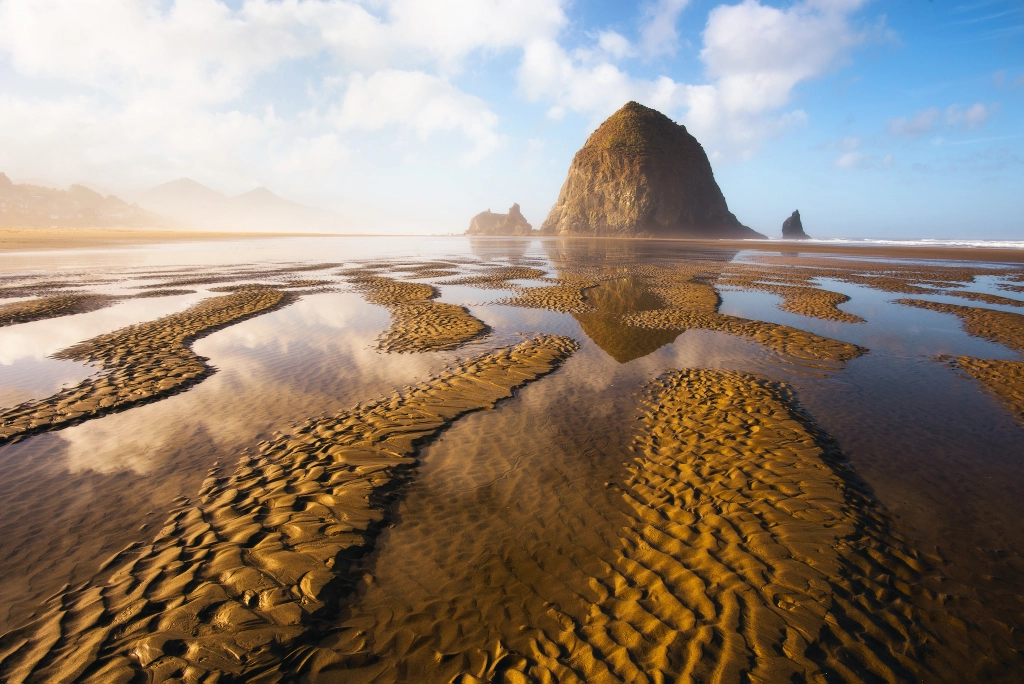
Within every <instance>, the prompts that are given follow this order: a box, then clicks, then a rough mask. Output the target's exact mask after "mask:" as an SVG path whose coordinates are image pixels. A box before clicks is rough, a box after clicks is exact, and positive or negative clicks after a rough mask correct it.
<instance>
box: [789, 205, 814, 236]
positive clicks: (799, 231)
mask: <svg viewBox="0 0 1024 684" xmlns="http://www.w3.org/2000/svg"><path fill="white" fill-rule="evenodd" d="M810 237H811V236H810V235H808V234H807V233H805V232H804V224H803V223H801V221H800V212H799V211H794V212H793V215H792V216H790V217H789V218H788V219H786V220H785V221H783V222H782V238H783V239H784V240H807V239H809V238H810Z"/></svg>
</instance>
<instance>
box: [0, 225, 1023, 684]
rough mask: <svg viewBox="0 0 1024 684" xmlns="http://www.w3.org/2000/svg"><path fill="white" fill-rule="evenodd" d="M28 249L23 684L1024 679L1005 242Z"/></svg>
mask: <svg viewBox="0 0 1024 684" xmlns="http://www.w3.org/2000/svg"><path fill="white" fill-rule="evenodd" d="M12 235H13V237H12V236H0V238H2V239H0V261H3V263H4V266H5V268H4V273H5V276H4V277H3V281H2V282H0V375H2V379H3V381H2V382H0V388H2V393H0V407H3V408H0V414H2V420H0V473H2V474H3V477H0V501H2V502H3V503H2V504H0V507H2V508H0V513H2V514H0V550H2V551H3V553H0V572H2V574H3V576H4V577H5V578H7V581H5V582H4V583H3V586H0V633H2V636H0V678H2V679H3V680H4V681H11V682H34V681H62V682H71V681H89V682H115V681H116V682H129V681H135V680H136V679H138V680H139V681H141V680H142V679H145V680H146V681H197V682H198V681H216V680H217V679H218V678H220V681H241V680H245V681H250V680H251V681H268V682H269V681H319V682H334V681H338V682H342V681H343V682H361V681H366V682H392V681H425V682H427V681H429V682H433V681H436V682H452V681H460V682H473V681H495V682H505V681H507V682H521V681H564V682H571V681H579V682H618V681H621V682H643V681H652V682H654V681H667V680H668V681H722V682H740V681H762V682H792V681H846V682H860V681H880V680H881V681H894V682H895V681H907V682H913V681H948V682H960V681H979V680H985V681H1006V682H1012V681H1016V678H1017V674H1018V673H1019V672H1020V671H1021V670H1022V669H1024V638H1022V637H1021V633H1022V632H1021V629H1022V627H1024V557H1022V554H1024V528H1022V527H1021V525H1020V520H1021V519H1022V514H1024V460H1022V459H1024V447H1022V446H1021V445H1022V444H1024V439H1022V437H1024V356H1022V354H1024V258H1022V257H1021V256H1020V254H1019V252H1015V251H1013V250H981V249H975V250H972V249H950V248H929V247H917V248H900V247H881V246H876V247H863V246H829V245H821V244H816V245H796V244H792V243H785V244H779V243H767V242H749V241H715V242H701V241H692V240H680V241H653V240H625V239H604V240H597V239H582V238H579V239H554V238H549V239H529V238H522V239H497V238H482V239H467V238H407V237H406V238H366V237H343V236H318V237H289V238H283V237H275V236H262V237H259V238H256V237H250V236H245V237H239V236H231V235H195V234H184V235H181V236H178V235H176V236H173V238H174V239H173V241H172V244H173V248H170V247H171V245H168V244H161V245H156V244H155V243H154V244H150V242H149V241H150V239H151V238H152V239H154V240H155V238H154V236H153V235H151V234H148V235H145V234H144V235H141V237H139V236H135V235H134V234H132V235H128V234H124V235H120V236H118V237H117V238H116V239H115V238H103V237H99V238H96V239H100V240H105V239H111V240H115V241H114V242H102V241H101V242H99V243H97V242H96V239H93V237H90V236H84V235H79V237H80V238H81V240H80V241H79V242H73V243H71V244H67V243H63V246H62V247H57V245H61V244H62V243H61V242H60V241H61V240H62V239H66V238H67V236H64V237H63V238H62V237H61V236H59V235H58V234H57V233H54V234H53V235H50V236H46V235H43V234H42V233H40V234H39V235H38V236H35V238H30V236H24V235H14V234H12ZM32 239H35V240H36V242H32ZM90 240H92V241H91V242H90ZM83 248H85V249H83ZM35 250H41V251H35Z"/></svg>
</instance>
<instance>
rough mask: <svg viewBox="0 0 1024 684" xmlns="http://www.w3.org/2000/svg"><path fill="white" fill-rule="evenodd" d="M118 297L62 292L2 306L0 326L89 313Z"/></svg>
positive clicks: (0, 309) (0, 307) (109, 303)
mask: <svg viewBox="0 0 1024 684" xmlns="http://www.w3.org/2000/svg"><path fill="white" fill-rule="evenodd" d="M115 301H117V298H116V297H110V296H107V295H99V294H60V295H54V296H53V297H43V298H41V299H31V300H28V301H24V302H13V303H11V304H4V305H2V306H0V327H3V326H8V325H17V324H18V323H28V322H30V321H41V320H43V319H45V318H56V317H58V316H70V315H72V314H80V313H87V312H89V311H95V310H97V309H102V308H104V307H106V306H110V305H111V304H113V303H114V302H115Z"/></svg>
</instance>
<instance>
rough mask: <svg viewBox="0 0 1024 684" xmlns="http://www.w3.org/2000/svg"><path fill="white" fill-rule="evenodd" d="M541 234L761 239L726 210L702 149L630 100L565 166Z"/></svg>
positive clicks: (658, 115) (662, 117)
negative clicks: (570, 162) (565, 175)
mask: <svg viewBox="0 0 1024 684" xmlns="http://www.w3.org/2000/svg"><path fill="white" fill-rule="evenodd" d="M540 232H541V233H542V234H545V235H596V236H607V237H691V238H763V237H764V235H761V234H760V233H758V232H756V231H754V230H752V229H750V228H748V227H746V226H744V225H743V224H742V223H740V222H739V221H738V220H737V219H736V217H735V216H733V215H732V213H731V212H730V211H729V207H728V205H727V204H726V203H725V197H724V196H723V195H722V191H721V190H720V189H719V187H718V183H716V182H715V176H714V174H713V173H712V172H711V163H710V162H709V161H708V156H707V154H705V153H704V148H703V147H701V145H700V143H699V142H697V139H696V138H694V137H693V136H692V135H690V134H689V133H687V132H686V127H685V126H681V125H679V124H677V123H675V122H674V121H672V120H671V119H669V118H668V117H667V116H665V115H664V114H662V113H661V112H658V111H656V110H654V109H651V108H649V107H644V106H643V105H641V104H637V103H636V102H629V103H627V104H626V105H625V106H624V107H623V108H622V109H620V110H619V111H617V112H615V113H614V114H612V115H611V117H609V118H608V120H607V121H605V122H604V123H603V124H601V126H600V127H599V128H598V129H597V130H596V131H594V133H593V134H591V136H590V138H589V139H588V140H587V143H586V144H585V145H584V146H583V147H582V149H580V151H579V152H577V153H576V156H575V157H574V158H573V160H572V166H570V167H569V176H568V177H567V178H566V179H565V184H564V185H563V186H562V192H561V193H560V194H559V195H558V202H556V203H555V206H554V207H553V208H552V209H551V213H550V214H548V218H547V220H546V221H544V225H543V226H541V229H540Z"/></svg>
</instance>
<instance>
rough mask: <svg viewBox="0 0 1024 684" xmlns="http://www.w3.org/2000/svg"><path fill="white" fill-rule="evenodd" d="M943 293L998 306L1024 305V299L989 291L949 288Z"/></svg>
mask: <svg viewBox="0 0 1024 684" xmlns="http://www.w3.org/2000/svg"><path fill="white" fill-rule="evenodd" d="M942 294H944V295H946V296H947V297H960V298H961V299H970V300H971V301H975V302H984V303H985V304H996V305H997V306H1024V301H1021V300H1019V299H1010V298H1009V297H1000V296H999V295H994V294H988V293H987V292H957V291H955V290H949V291H947V292H943V293H942Z"/></svg>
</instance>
